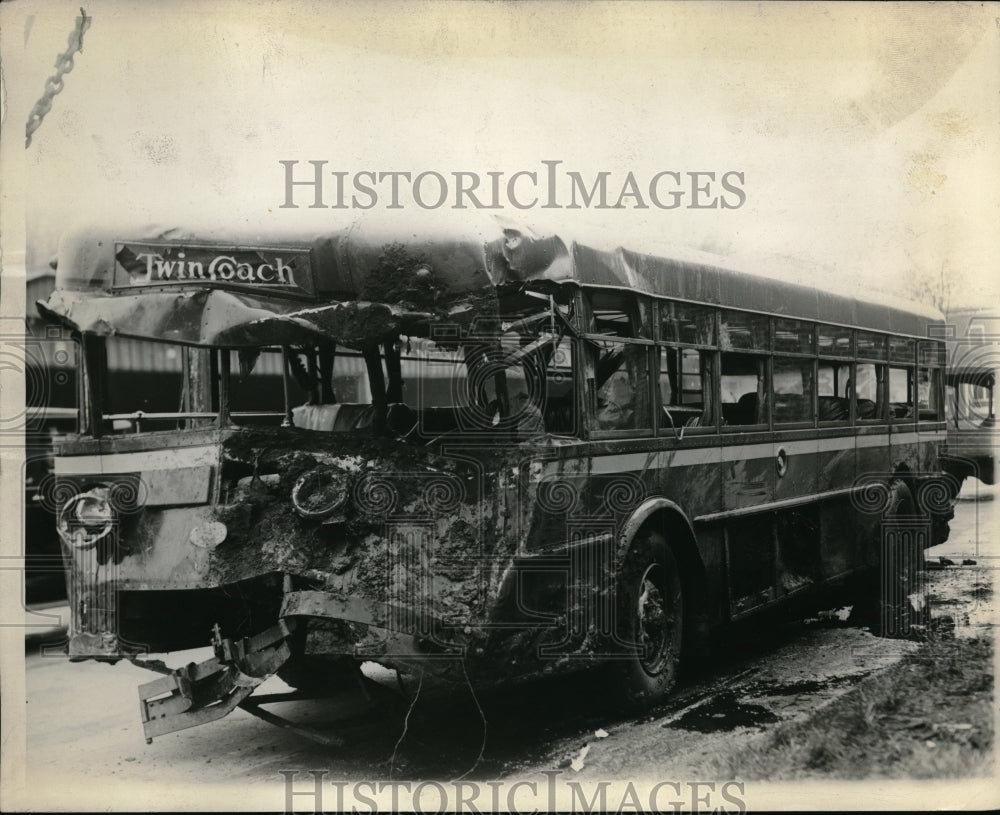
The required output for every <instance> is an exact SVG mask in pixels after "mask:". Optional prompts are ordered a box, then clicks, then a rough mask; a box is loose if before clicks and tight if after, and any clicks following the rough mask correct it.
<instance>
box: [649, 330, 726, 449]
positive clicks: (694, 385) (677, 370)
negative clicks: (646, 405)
mask: <svg viewBox="0 0 1000 815" xmlns="http://www.w3.org/2000/svg"><path fill="white" fill-rule="evenodd" d="M659 390H660V408H661V411H662V419H661V421H660V427H661V429H663V430H666V431H670V430H671V428H673V429H675V430H676V429H677V428H678V427H705V426H709V425H712V424H714V423H715V419H714V417H713V415H712V399H711V393H712V357H711V355H710V354H707V353H704V352H701V351H697V350H695V349H694V348H661V349H660V377H659Z"/></svg>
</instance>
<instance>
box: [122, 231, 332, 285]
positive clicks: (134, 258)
mask: <svg viewBox="0 0 1000 815" xmlns="http://www.w3.org/2000/svg"><path fill="white" fill-rule="evenodd" d="M114 286H115V288H116V289H121V288H146V287H150V286H194V287H199V288H200V287H203V286H207V287H212V286H218V287H227V288H228V287H239V288H247V289H255V290H266V291H267V292H268V293H269V294H312V293H313V291H314V287H313V278H312V269H311V267H310V264H309V251H308V250H304V249H236V248H223V247H212V246H180V245H176V244H167V245H164V244H145V243H119V244H116V245H115V283H114Z"/></svg>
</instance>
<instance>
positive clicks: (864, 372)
mask: <svg viewBox="0 0 1000 815" xmlns="http://www.w3.org/2000/svg"><path fill="white" fill-rule="evenodd" d="M883 370H884V369H883V368H882V366H881V365H873V364H871V363H870V362H859V363H858V365H857V367H856V369H855V377H856V381H855V383H854V397H855V399H856V400H857V417H858V420H859V421H862V422H864V421H868V422H871V421H879V420H881V419H884V418H885V411H884V410H883V405H882V388H881V387H880V385H881V380H882V377H883V376H884V374H883Z"/></svg>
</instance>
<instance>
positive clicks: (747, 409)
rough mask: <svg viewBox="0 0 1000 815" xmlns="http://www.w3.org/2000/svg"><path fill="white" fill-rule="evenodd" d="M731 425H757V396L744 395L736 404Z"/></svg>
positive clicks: (752, 393) (730, 421) (751, 393)
mask: <svg viewBox="0 0 1000 815" xmlns="http://www.w3.org/2000/svg"><path fill="white" fill-rule="evenodd" d="M729 423H730V424H757V394H756V393H755V392H754V391H751V392H750V393H744V394H743V395H742V396H741V397H740V398H739V400H737V402H736V410H735V411H733V416H732V418H730V420H729Z"/></svg>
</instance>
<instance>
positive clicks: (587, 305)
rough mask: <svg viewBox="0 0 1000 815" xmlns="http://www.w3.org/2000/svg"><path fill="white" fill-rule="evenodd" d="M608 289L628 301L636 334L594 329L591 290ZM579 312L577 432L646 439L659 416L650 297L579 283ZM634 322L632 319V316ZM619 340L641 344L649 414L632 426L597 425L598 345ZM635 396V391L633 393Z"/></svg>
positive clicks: (599, 437) (594, 436)
mask: <svg viewBox="0 0 1000 815" xmlns="http://www.w3.org/2000/svg"><path fill="white" fill-rule="evenodd" d="M608 292H611V293H613V294H616V295H618V296H620V297H622V298H623V299H625V300H629V301H631V306H632V314H633V315H634V316H635V318H636V319H637V322H638V328H639V331H638V332H633V335H634V334H636V333H638V334H639V335H640V336H630V337H623V336H619V335H615V334H603V333H598V332H597V331H596V328H597V325H596V317H595V315H594V310H593V308H592V305H591V296H592V295H593V294H601V295H603V294H607V293H608ZM580 306H581V307H580V316H581V322H582V325H583V327H584V330H583V331H582V332H581V333H580V336H581V338H582V339H583V342H582V343H581V345H582V346H583V347H582V349H581V355H582V356H583V358H584V359H583V363H584V364H583V365H582V366H581V367H580V374H581V382H582V383H583V388H582V390H583V391H584V400H583V401H584V405H585V411H584V413H583V416H584V421H583V423H582V424H583V427H582V431H583V432H582V433H581V436H582V437H585V438H588V439H595V440H605V439H612V440H613V439H649V438H655V437H656V436H657V434H658V424H657V423H658V420H659V416H657V414H656V410H658V408H657V404H658V402H659V396H658V392H659V388H658V384H659V383H658V379H657V378H658V376H659V367H658V366H659V358H658V355H657V353H656V343H655V341H654V340H653V335H654V330H655V329H654V325H655V315H654V307H653V298H651V297H649V296H647V295H638V294H635V293H634V292H631V291H627V290H625V291H623V290H620V289H606V288H602V287H595V286H583V287H581V288H580ZM633 322H635V320H633ZM609 342H610V343H619V344H622V345H633V346H640V347H643V348H645V356H646V394H645V398H646V408H647V411H648V416H649V425H648V426H644V427H634V428H618V429H614V430H610V429H606V428H601V427H599V425H598V418H597V415H598V412H599V411H598V406H597V395H598V388H597V360H598V359H599V354H600V351H599V348H600V344H601V343H609ZM636 396H637V398H638V393H637V394H636Z"/></svg>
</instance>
